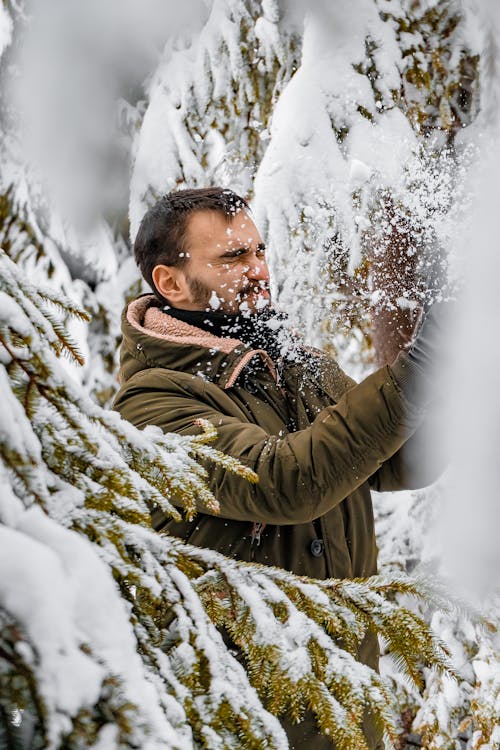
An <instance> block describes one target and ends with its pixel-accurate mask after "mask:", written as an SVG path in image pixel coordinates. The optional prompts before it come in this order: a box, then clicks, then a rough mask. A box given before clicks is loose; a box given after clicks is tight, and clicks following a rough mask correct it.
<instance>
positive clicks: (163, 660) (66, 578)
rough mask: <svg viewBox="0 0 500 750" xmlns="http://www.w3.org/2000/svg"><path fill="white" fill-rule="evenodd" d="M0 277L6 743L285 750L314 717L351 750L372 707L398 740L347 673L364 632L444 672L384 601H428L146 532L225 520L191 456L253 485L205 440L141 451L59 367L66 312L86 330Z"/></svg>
mask: <svg viewBox="0 0 500 750" xmlns="http://www.w3.org/2000/svg"><path fill="white" fill-rule="evenodd" d="M0 266H1V268H0V270H1V273H0V296H1V305H0V309H1V316H0V345H1V348H2V349H1V350H2V352H3V353H2V357H1V365H0V385H1V390H2V404H3V409H2V415H1V418H0V419H1V429H0V455H1V459H2V460H1V465H0V466H1V475H2V488H3V492H2V497H3V499H2V505H1V526H0V534H1V536H2V543H1V544H0V550H1V551H0V557H1V567H2V580H1V583H0V602H1V610H2V629H1V636H0V639H1V640H0V664H1V669H0V705H1V714H2V717H3V728H2V732H3V740H4V743H6V742H10V739H9V737H12V736H14V737H15V738H16V741H17V742H19V743H21V745H22V736H23V733H24V736H28V735H29V737H30V739H29V743H28V744H27V745H26V744H25V745H24V746H30V747H33V748H36V747H47V748H58V747H61V748H62V747H64V748H80V747H92V746H100V747H104V746H105V747H106V748H112V747H117V748H118V747H143V748H147V747H151V748H153V747H165V745H166V743H167V746H168V747H172V748H174V747H175V748H182V747H192V746H199V747H207V748H216V747H226V748H232V747H234V748H236V747H242V746H243V747H249V748H250V747H255V748H258V747H276V748H278V747H286V739H285V737H284V734H283V732H282V730H281V728H280V725H279V724H278V722H277V721H276V720H275V719H274V718H273V716H272V715H271V714H276V715H281V714H283V713H285V712H286V713H288V714H290V715H291V716H292V717H293V719H295V720H300V718H301V716H302V715H303V712H304V710H305V709H306V708H309V709H312V710H313V711H314V713H315V715H316V717H317V720H318V724H319V726H320V729H321V731H323V732H325V733H327V734H328V735H329V736H331V737H332V739H333V740H334V741H335V742H336V743H337V747H339V748H342V749H346V750H347V749H348V748H352V750H354V749H355V748H356V749H357V750H359V749H360V748H363V747H364V746H365V743H364V739H363V735H362V731H361V723H362V718H363V713H364V711H365V709H367V708H368V709H369V710H370V711H371V712H372V713H373V715H374V717H375V718H376V720H377V721H378V722H379V723H380V724H381V725H382V726H383V727H384V728H385V729H386V731H387V732H388V734H389V735H390V736H394V726H393V721H392V715H391V711H390V694H389V692H388V690H387V688H386V685H385V683H384V681H383V680H382V679H381V678H380V676H379V675H378V674H376V673H375V672H373V671H372V670H371V669H369V668H368V667H366V666H364V665H361V664H359V663H358V662H357V661H356V659H355V657H354V654H355V653H356V650H357V647H358V645H359V643H360V640H361V639H362V638H363V636H364V634H365V632H366V630H367V628H370V629H373V630H375V631H377V632H380V633H381V634H382V635H383V636H384V638H385V639H386V640H387V642H388V644H389V646H390V648H391V651H392V653H393V654H394V656H395V658H396V659H397V660H398V662H399V663H400V665H401V666H402V668H403V669H404V670H405V672H406V673H407V674H408V676H410V677H411V678H412V679H413V680H416V681H420V680H421V670H422V668H423V667H424V666H427V667H430V666H436V667H438V668H440V669H447V666H448V657H447V653H446V650H445V648H444V646H443V644H441V643H440V642H439V641H437V640H436V639H435V638H434V636H433V634H432V632H431V631H430V629H429V627H428V626H427V625H426V624H425V623H424V621H422V620H421V619H419V618H418V617H416V616H415V615H413V614H412V613H411V612H410V611H409V610H408V609H406V608H405V607H402V606H400V605H397V604H394V603H392V601H391V598H390V597H391V595H392V594H394V593H395V592H397V591H401V592H406V593H408V594H412V595H414V596H417V597H418V598H421V597H424V598H426V599H427V598H428V597H429V596H430V597H431V598H432V592H431V590H430V589H429V588H428V587H427V586H426V585H424V584H423V582H418V581H414V582H411V581H409V580H405V579H404V578H402V577H401V576H395V577H393V578H392V579H391V578H386V579H382V578H378V577H376V578H373V579H368V580H367V581H361V580H358V581H337V580H327V581H321V582H318V581H309V580H307V579H304V578H298V577H296V576H293V575H291V574H289V573H287V572H286V571H284V570H279V569H273V568H269V569H267V568H262V567H259V566H255V565H251V564H244V563H239V562H235V561H232V560H229V559H225V558H223V557H222V556H221V555H219V554H217V553H214V552H212V551H210V550H203V549H198V548H194V547H189V546H187V545H185V544H183V543H182V542H180V541H179V540H176V539H174V538H171V537H169V536H168V535H161V534H157V533H155V532H153V531H152V530H151V528H150V511H151V510H153V509H154V508H156V507H158V508H161V509H162V510H163V511H164V512H167V513H169V514H170V515H171V516H173V517H176V518H178V517H179V510H178V509H177V507H176V506H179V504H181V505H182V506H183V507H184V508H185V511H184V512H185V513H186V515H187V517H188V518H191V517H192V516H193V514H194V513H195V511H196V505H197V503H198V502H200V503H202V504H203V505H204V506H207V505H208V506H210V507H212V508H213V510H214V511H216V510H217V501H216V499H215V498H213V497H212V496H211V495H210V493H209V492H208V490H207V489H206V488H205V486H204V484H203V477H204V469H202V468H201V466H200V465H199V464H198V463H197V462H196V461H195V460H194V458H195V457H196V458H197V459H198V460H199V459H200V458H202V459H203V460H204V462H206V461H217V462H219V463H222V464H223V465H224V466H225V468H226V470H228V471H236V472H238V473H240V474H242V475H244V476H246V477H247V479H248V481H255V477H254V476H253V474H252V472H250V471H249V470H247V469H245V468H244V467H242V466H240V465H239V464H238V463H237V462H236V461H235V460H234V459H230V458H227V457H224V456H222V455H220V454H219V453H217V452H216V451H215V450H214V449H213V448H211V447H210V444H209V443H210V438H211V437H212V435H213V428H211V427H210V426H209V425H208V424H207V425H200V427H201V430H200V436H199V437H181V436H177V435H162V434H161V433H160V431H159V430H157V429H155V428H146V429H145V430H144V431H143V432H140V431H137V430H136V429H135V428H133V427H132V426H131V425H129V424H127V423H126V422H124V421H123V420H121V419H120V418H119V416H118V415H117V414H114V413H111V412H109V411H105V410H103V409H102V408H101V407H99V406H97V405H96V404H95V403H94V402H93V401H92V400H90V399H89V398H88V397H87V396H86V395H85V394H83V393H82V390H81V388H80V386H79V385H78V384H77V383H76V382H75V381H74V380H73V378H72V377H71V376H70V375H68V374H67V373H66V372H65V370H64V368H63V367H61V363H60V358H61V356H62V355H66V356H69V357H72V358H73V359H75V360H76V361H78V360H79V359H80V355H79V353H78V350H77V348H76V347H75V344H74V343H73V342H72V341H71V339H70V338H69V336H68V335H67V332H66V331H65V329H64V326H62V325H61V323H60V322H59V321H58V319H57V316H56V311H57V310H62V311H63V312H64V314H66V315H74V316H77V317H81V318H85V313H84V312H83V311H82V310H81V309H79V308H78V307H76V306H75V305H73V304H72V303H71V302H70V301H69V300H68V299H67V298H64V297H62V296H61V295H56V294H54V293H53V292H52V291H50V290H46V289H43V288H42V287H35V286H33V285H32V284H31V283H29V282H28V281H27V280H26V279H25V276H24V273H23V270H22V269H20V268H18V267H17V266H16V265H15V264H14V263H13V262H12V261H11V260H9V258H8V257H7V255H6V254H5V253H4V252H3V251H2V254H1V255H0ZM435 598H436V600H437V601H439V596H436V597H435ZM440 604H442V605H444V604H445V603H444V600H442V601H440ZM221 632H225V633H226V634H227V636H228V637H229V639H230V641H231V642H232V643H233V644H234V645H235V646H236V647H237V648H238V649H240V651H241V654H242V658H243V661H244V663H245V666H246V670H247V671H246V673H245V671H244V670H243V669H242V668H241V666H240V665H239V664H238V662H237V661H236V660H235V658H234V656H233V655H232V653H231V652H230V651H229V650H228V648H227V646H226V644H225V642H224V640H223V638H222V635H221ZM339 644H342V645H339ZM9 717H10V718H9ZM18 725H20V726H19V728H16V727H17V726H18Z"/></svg>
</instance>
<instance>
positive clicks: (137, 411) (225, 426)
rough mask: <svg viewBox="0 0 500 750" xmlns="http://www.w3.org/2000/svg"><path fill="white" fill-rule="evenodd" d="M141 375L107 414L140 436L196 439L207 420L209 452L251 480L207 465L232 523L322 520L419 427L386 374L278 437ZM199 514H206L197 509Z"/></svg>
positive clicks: (170, 383) (166, 379) (165, 380)
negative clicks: (150, 431) (253, 480)
mask: <svg viewBox="0 0 500 750" xmlns="http://www.w3.org/2000/svg"><path fill="white" fill-rule="evenodd" d="M142 374H144V375H145V377H146V378H147V371H143V373H141V374H140V375H138V376H137V377H136V378H135V382H134V385H128V386H127V387H126V388H124V389H123V390H122V391H121V392H119V394H118V396H117V398H116V400H115V404H114V408H115V409H117V410H118V411H119V412H120V413H121V414H122V416H123V417H124V418H125V419H127V420H129V421H130V422H132V423H133V424H135V425H136V426H137V427H139V428H141V427H145V426H146V425H147V424H155V425H158V426H159V427H161V428H162V429H163V430H164V431H165V432H177V433H180V434H183V435H189V434H196V433H197V432H199V427H197V426H196V425H195V424H194V422H195V420H196V419H200V418H202V419H207V420H209V421H210V422H211V423H212V424H213V425H214V426H215V427H216V429H217V440H216V443H215V446H216V447H217V448H218V449H219V450H221V451H223V452H224V453H226V454H229V455H231V456H234V457H235V458H238V459H239V460H240V461H241V462H243V463H245V464H246V465H247V466H249V467H250V468H251V469H253V470H254V471H255V472H256V474H257V475H258V478H259V481H258V483H257V484H256V485H253V484H250V483H249V482H248V481H246V480H244V479H242V478H241V477H239V476H237V475H234V474H231V473H229V472H227V471H225V470H224V469H222V468H221V467H218V466H214V465H213V464H206V468H207V471H208V485H209V487H210V489H211V491H212V492H213V494H214V495H215V496H216V497H217V499H218V501H219V503H220V508H221V511H220V515H221V516H222V517H223V518H228V519H232V520H239V521H260V522H264V523H271V524H281V525H283V524H297V523H306V522H308V521H311V520H313V519H315V518H318V517H319V516H322V515H323V514H324V513H326V512H327V511H329V510H330V509H331V508H333V507H334V506H335V505H337V504H338V503H340V502H341V501H342V500H343V499H344V498H345V497H346V496H347V495H349V494H350V493H351V492H353V491H354V490H355V489H356V488H357V487H358V486H359V485H361V484H362V483H363V482H365V481H366V480H367V479H368V478H369V477H372V476H373V475H374V474H375V473H376V472H377V471H378V470H379V469H380V467H381V466H382V465H383V464H384V462H385V461H387V460H388V459H389V458H391V457H392V456H393V455H394V454H395V453H396V452H397V451H398V450H399V449H400V448H401V446H402V445H403V443H404V442H405V441H406V440H407V439H408V438H409V436H410V435H411V434H412V433H413V432H414V431H415V429H416V428H417V426H418V424H419V422H420V421H421V415H420V413H417V412H416V411H415V410H412V408H411V407H410V406H409V404H408V403H407V402H406V400H405V398H404V396H403V394H402V392H401V391H400V389H399V387H398V385H397V382H396V380H395V379H394V378H393V376H392V374H391V370H390V367H383V368H381V369H380V370H378V371H376V372H374V373H373V374H372V375H370V376H369V377H367V378H366V379H365V380H364V381H363V382H362V383H360V384H359V385H356V386H354V387H353V388H351V389H350V390H348V391H347V392H346V393H345V394H344V395H343V396H342V398H341V399H340V400H339V402H338V403H337V404H336V405H335V406H329V407H327V408H326V409H324V410H323V411H321V412H320V413H319V414H318V415H317V417H316V418H315V420H314V421H313V422H312V424H311V425H310V426H309V427H307V428H306V429H303V430H300V431H297V432H293V433H290V434H288V435H285V436H283V437H280V436H277V435H269V434H267V433H266V432H265V431H264V430H263V429H262V428H261V427H259V426H258V425H256V424H253V423H250V422H247V421H245V420H244V419H243V418H241V419H239V418H236V417H234V416H228V415H227V414H225V413H222V409H220V410H217V409H215V408H214V407H213V406H211V404H210V399H209V398H207V399H206V400H205V399H204V398H203V397H202V396H200V395H197V396H194V395H193V393H189V392H188V391H187V389H186V388H185V387H182V386H181V385H180V384H179V383H178V382H177V381H175V380H174V379H173V378H172V377H171V376H169V375H168V371H165V373H164V374H161V375H159V376H158V377H159V378H161V383H162V384H161V386H160V385H159V383H160V380H159V379H158V378H156V379H155V386H154V388H151V387H148V386H147V380H146V379H145V380H143V381H142V382H141V375H142ZM150 382H151V381H150ZM228 401H229V397H228ZM231 403H232V402H231ZM228 411H229V413H230V409H228ZM233 411H234V408H233ZM145 415H147V416H145ZM199 510H200V511H201V512H204V513H207V512H209V511H207V509H206V508H203V507H200V508H199Z"/></svg>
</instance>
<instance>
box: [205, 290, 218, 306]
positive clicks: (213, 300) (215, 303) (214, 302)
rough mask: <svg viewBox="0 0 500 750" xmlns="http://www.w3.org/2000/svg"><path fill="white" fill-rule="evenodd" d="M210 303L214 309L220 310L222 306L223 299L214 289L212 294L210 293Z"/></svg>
mask: <svg viewBox="0 0 500 750" xmlns="http://www.w3.org/2000/svg"><path fill="white" fill-rule="evenodd" d="M208 304H209V305H210V307H211V309H212V310H218V309H219V307H220V306H221V301H220V299H219V297H218V296H217V294H216V292H215V291H214V290H212V294H211V295H210V299H209V300H208Z"/></svg>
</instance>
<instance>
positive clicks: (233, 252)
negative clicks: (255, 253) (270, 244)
mask: <svg viewBox="0 0 500 750" xmlns="http://www.w3.org/2000/svg"><path fill="white" fill-rule="evenodd" d="M249 249H250V245H242V246H241V247H233V248H231V249H230V250H225V251H224V252H223V253H222V255H220V256H219V257H221V258H232V257H234V256H235V255H238V253H241V252H246V251H247V250H249ZM265 249H266V245H265V243H264V242H259V244H258V245H257V250H265Z"/></svg>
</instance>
